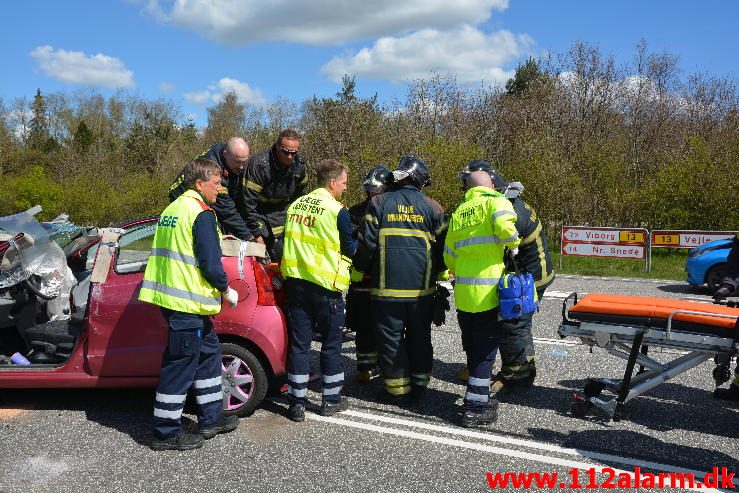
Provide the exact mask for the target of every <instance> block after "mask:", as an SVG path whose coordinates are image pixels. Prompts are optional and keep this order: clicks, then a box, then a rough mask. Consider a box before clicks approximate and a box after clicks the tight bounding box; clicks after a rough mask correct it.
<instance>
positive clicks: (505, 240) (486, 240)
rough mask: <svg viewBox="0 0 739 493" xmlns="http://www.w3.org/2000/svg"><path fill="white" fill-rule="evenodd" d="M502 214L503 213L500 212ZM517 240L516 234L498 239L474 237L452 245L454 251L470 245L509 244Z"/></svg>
mask: <svg viewBox="0 0 739 493" xmlns="http://www.w3.org/2000/svg"><path fill="white" fill-rule="evenodd" d="M501 212H503V211H501ZM517 239H518V233H514V234H513V235H512V236H510V237H508V238H498V237H497V236H475V237H473V238H467V239H465V240H459V241H458V242H456V243H455V244H454V249H455V250H458V249H460V248H462V247H466V246H470V245H484V244H486V243H511V242H514V241H516V240H517Z"/></svg>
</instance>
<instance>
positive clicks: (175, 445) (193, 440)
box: [149, 431, 205, 450]
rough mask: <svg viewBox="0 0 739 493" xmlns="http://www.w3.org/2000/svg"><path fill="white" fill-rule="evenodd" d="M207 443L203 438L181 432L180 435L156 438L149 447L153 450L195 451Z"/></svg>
mask: <svg viewBox="0 0 739 493" xmlns="http://www.w3.org/2000/svg"><path fill="white" fill-rule="evenodd" d="M203 443H205V439H203V437H202V436H200V435H198V434H195V433H188V432H186V431H181V432H180V434H179V435H175V436H173V437H169V438H163V439H159V438H156V437H154V439H153V440H152V441H151V444H150V445H149V446H150V447H151V449H152V450H195V449H196V448H200V447H202V446H203Z"/></svg>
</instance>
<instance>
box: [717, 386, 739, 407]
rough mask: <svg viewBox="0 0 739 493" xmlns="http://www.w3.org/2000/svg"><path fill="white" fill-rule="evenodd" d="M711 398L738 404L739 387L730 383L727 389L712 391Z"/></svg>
mask: <svg viewBox="0 0 739 493" xmlns="http://www.w3.org/2000/svg"><path fill="white" fill-rule="evenodd" d="M713 398H714V399H721V400H724V401H735V402H739V386H737V385H734V384H733V383H732V384H731V385H729V388H728V389H716V390H714V391H713Z"/></svg>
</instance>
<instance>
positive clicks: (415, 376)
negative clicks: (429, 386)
mask: <svg viewBox="0 0 739 493" xmlns="http://www.w3.org/2000/svg"><path fill="white" fill-rule="evenodd" d="M411 378H412V379H414V380H425V381H427V382H428V381H429V380H431V375H430V374H428V373H412V374H411Z"/></svg>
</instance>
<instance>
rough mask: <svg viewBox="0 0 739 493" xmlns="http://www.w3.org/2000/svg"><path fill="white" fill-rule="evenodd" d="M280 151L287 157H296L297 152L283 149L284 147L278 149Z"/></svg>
mask: <svg viewBox="0 0 739 493" xmlns="http://www.w3.org/2000/svg"><path fill="white" fill-rule="evenodd" d="M280 151H282V152H283V153H285V154H287V155H288V156H297V154H298V151H291V150H290V149H285V148H284V147H280Z"/></svg>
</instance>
